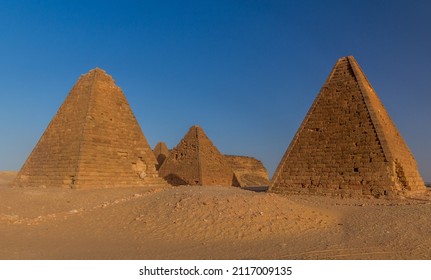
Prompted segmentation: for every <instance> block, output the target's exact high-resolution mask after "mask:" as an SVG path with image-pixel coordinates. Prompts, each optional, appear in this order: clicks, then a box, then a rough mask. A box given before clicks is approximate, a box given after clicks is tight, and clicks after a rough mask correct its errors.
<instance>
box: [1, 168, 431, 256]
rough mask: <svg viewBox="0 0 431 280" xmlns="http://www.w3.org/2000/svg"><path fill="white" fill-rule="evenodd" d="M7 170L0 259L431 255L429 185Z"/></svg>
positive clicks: (430, 201) (2, 212)
mask: <svg viewBox="0 0 431 280" xmlns="http://www.w3.org/2000/svg"><path fill="white" fill-rule="evenodd" d="M8 175H9V177H11V176H10V174H8ZM0 177H1V178H2V179H1V181H0V182H2V184H3V186H2V187H0V233H1V237H2V238H1V239H0V259H431V249H430V248H431V219H430V217H431V196H430V194H429V192H428V193H427V194H424V195H421V196H418V197H416V198H414V199H407V198H406V199H400V200H382V199H381V200H379V199H336V198H329V197H307V196H289V197H283V196H279V195H275V194H267V193H255V192H251V191H246V190H241V189H239V188H234V187H199V186H193V187H190V186H183V187H163V188H152V187H145V188H119V189H95V190H69V189H60V188H59V189H52V188H51V189H36V188H16V189H12V188H8V187H5V186H4V185H5V184H7V182H8V180H9V181H10V180H11V179H10V178H9V179H8V178H6V177H7V175H5V174H4V173H0Z"/></svg>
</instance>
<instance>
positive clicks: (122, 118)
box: [14, 68, 166, 188]
mask: <svg viewBox="0 0 431 280" xmlns="http://www.w3.org/2000/svg"><path fill="white" fill-rule="evenodd" d="M156 164H157V161H156V159H155V157H154V154H153V153H152V151H151V148H150V146H149V145H148V143H147V140H146V139H145V136H144V135H143V134H142V131H141V128H140V127H139V124H138V122H137V121H136V119H135V116H134V114H133V112H132V110H131V108H130V106H129V104H128V102H127V100H126V97H125V96H124V94H123V92H122V90H121V89H120V88H119V87H118V86H116V85H115V82H114V80H113V79H112V77H111V76H109V75H108V74H106V72H105V71H103V70H101V69H99V68H96V69H93V70H91V71H90V72H88V73H87V74H85V75H82V76H81V77H80V78H79V80H78V81H77V82H76V84H75V85H74V87H73V88H72V90H71V91H70V93H69V94H68V96H67V97H66V100H65V101H64V103H63V104H62V105H61V107H60V109H59V110H58V112H57V114H56V115H55V116H54V118H53V119H52V121H51V122H50V124H49V125H48V128H47V129H46V130H45V132H44V134H43V135H42V137H41V138H40V140H39V142H38V143H37V145H36V147H35V148H34V149H33V151H32V153H31V154H30V156H29V157H28V159H27V161H26V162H25V163H24V165H23V167H22V168H21V170H20V172H19V173H18V175H17V177H16V179H15V181H14V185H15V186H33V187H40V186H44V187H68V188H100V187H120V186H144V185H161V184H166V183H165V182H164V180H162V179H161V178H159V177H158V173H157V171H156Z"/></svg>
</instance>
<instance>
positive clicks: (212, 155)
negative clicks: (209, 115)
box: [159, 126, 233, 186]
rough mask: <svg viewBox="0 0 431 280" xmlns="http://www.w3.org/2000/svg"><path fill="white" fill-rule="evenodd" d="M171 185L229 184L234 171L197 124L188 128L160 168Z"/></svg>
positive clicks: (161, 174)
mask: <svg viewBox="0 0 431 280" xmlns="http://www.w3.org/2000/svg"><path fill="white" fill-rule="evenodd" d="M159 174H160V176H161V177H163V178H165V180H166V181H168V182H169V183H170V184H172V185H209V186H210V185H221V186H231V185H232V181H233V171H232V170H231V168H230V167H229V166H228V164H227V162H226V161H225V159H224V156H223V155H222V154H221V153H220V152H219V151H218V149H217V148H216V147H215V146H214V145H213V143H212V142H211V140H210V139H209V138H208V137H207V136H206V134H205V132H204V131H203V129H202V128H200V127H199V126H193V127H191V128H190V129H189V131H188V132H187V134H186V135H185V136H184V138H183V139H182V140H181V141H180V143H179V144H178V145H177V146H176V147H175V148H174V149H172V150H171V151H170V153H169V157H168V158H167V159H166V160H165V162H164V163H163V164H162V166H161V167H160V169H159Z"/></svg>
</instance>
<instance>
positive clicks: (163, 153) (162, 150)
mask: <svg viewBox="0 0 431 280" xmlns="http://www.w3.org/2000/svg"><path fill="white" fill-rule="evenodd" d="M153 153H154V156H155V157H156V160H157V166H156V169H157V170H159V168H160V166H162V164H163V162H164V161H165V159H166V158H167V157H168V156H169V149H168V147H167V146H166V144H165V142H159V143H157V145H156V146H155V147H154V150H153Z"/></svg>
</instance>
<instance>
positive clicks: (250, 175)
mask: <svg viewBox="0 0 431 280" xmlns="http://www.w3.org/2000/svg"><path fill="white" fill-rule="evenodd" d="M225 159H226V161H227V163H228V164H229V166H230V167H231V168H232V170H233V173H234V174H235V179H236V181H237V183H238V185H239V186H240V187H241V188H245V187H261V186H265V187H268V186H269V179H268V172H267V171H266V168H265V167H264V166H263V164H262V162H261V161H260V160H257V159H255V158H253V157H247V156H234V155H225Z"/></svg>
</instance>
